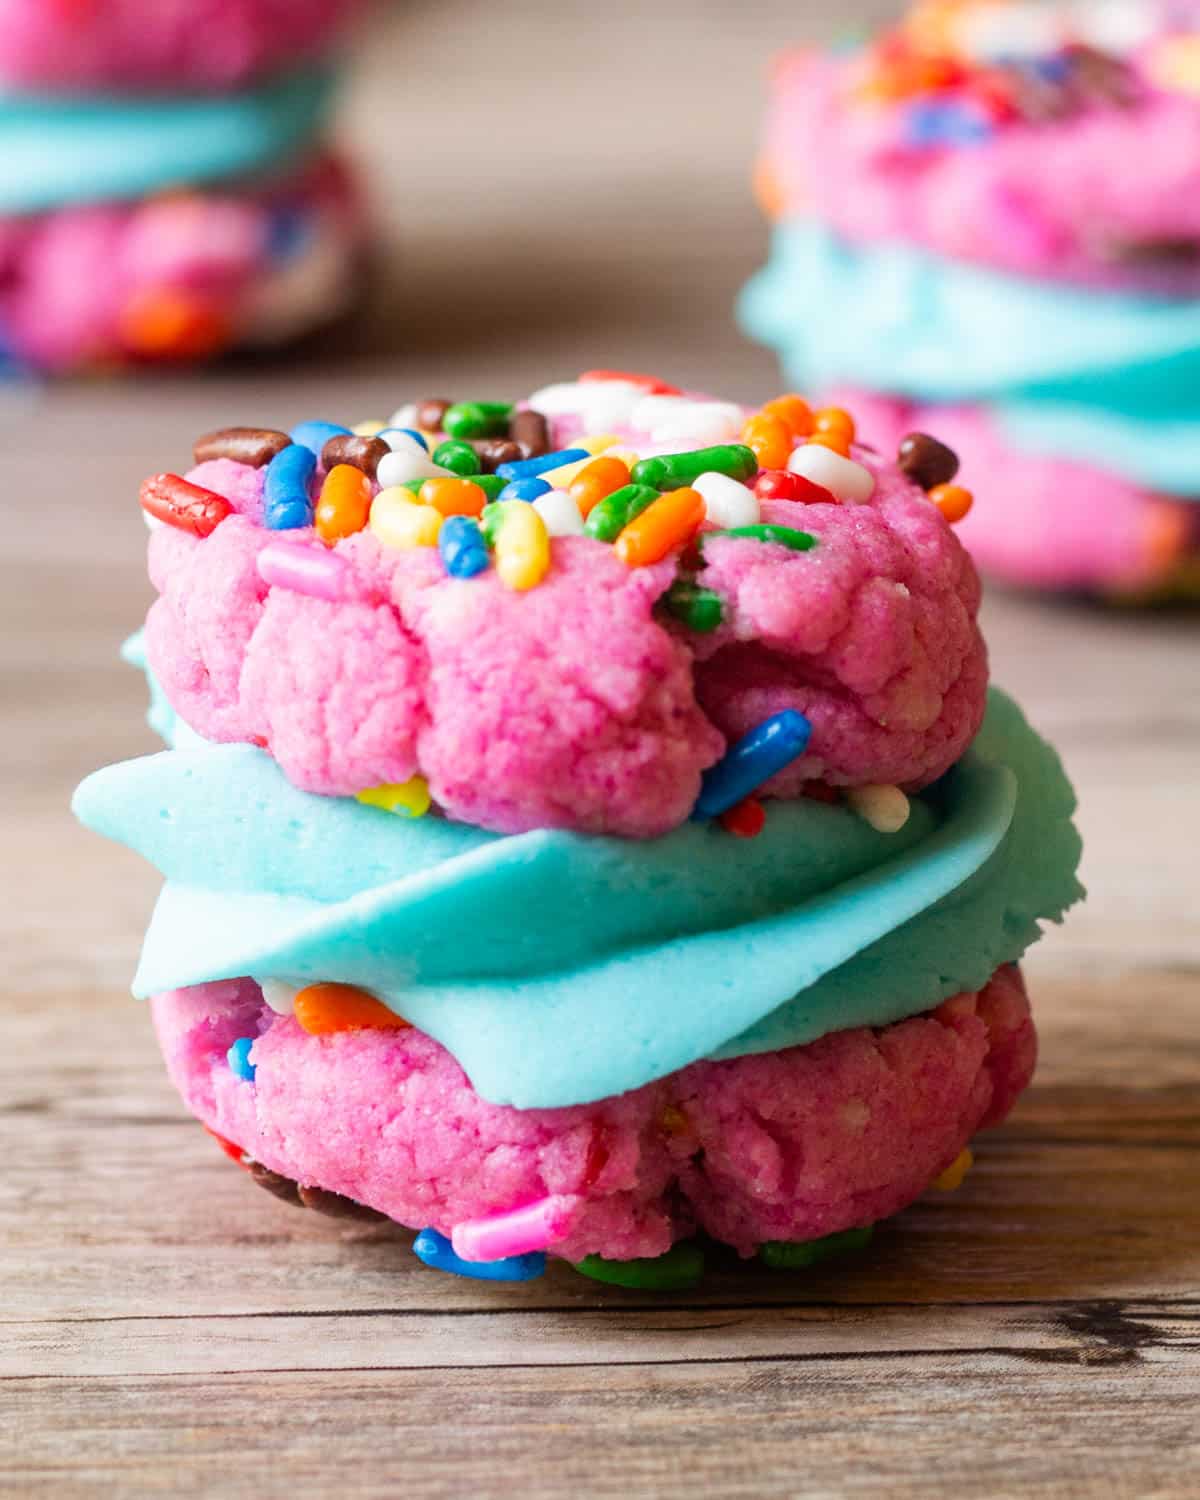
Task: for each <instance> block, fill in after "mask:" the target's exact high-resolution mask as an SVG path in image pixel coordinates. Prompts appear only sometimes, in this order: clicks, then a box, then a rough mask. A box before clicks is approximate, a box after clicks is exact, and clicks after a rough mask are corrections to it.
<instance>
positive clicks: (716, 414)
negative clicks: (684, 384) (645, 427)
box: [634, 396, 745, 448]
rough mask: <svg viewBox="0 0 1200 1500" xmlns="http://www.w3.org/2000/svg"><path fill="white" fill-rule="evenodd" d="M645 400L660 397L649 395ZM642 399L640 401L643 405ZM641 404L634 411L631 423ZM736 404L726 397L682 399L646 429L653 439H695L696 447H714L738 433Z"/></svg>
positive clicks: (739, 422)
mask: <svg viewBox="0 0 1200 1500" xmlns="http://www.w3.org/2000/svg"><path fill="white" fill-rule="evenodd" d="M647 399H648V400H651V401H653V400H660V401H661V400H662V399H663V398H662V397H661V396H659V397H654V396H651V397H649V398H647ZM645 405H646V402H645V401H643V402H642V406H645ZM640 411H641V407H639V408H638V411H637V412H635V413H634V425H635V426H639V425H640V424H639V423H638V421H637V417H638V414H639V412H640ZM744 421H745V419H744V417H743V416H742V409H741V407H740V406H733V405H731V404H730V403H729V402H728V401H684V402H683V403H682V404H681V405H680V406H678V407H677V408H676V410H674V411H668V412H666V413H664V414H663V415H662V416H660V417H658V418H656V419H655V420H653V421H652V422H651V423H650V426H649V431H650V438H651V441H652V442H655V443H695V444H696V445H698V446H699V447H703V448H708V447H714V446H715V445H716V444H718V443H728V442H731V441H732V440H733V439H735V438H736V437H738V436H739V434H740V433H741V430H742V427H743V425H744Z"/></svg>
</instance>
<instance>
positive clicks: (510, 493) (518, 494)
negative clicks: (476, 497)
mask: <svg viewBox="0 0 1200 1500" xmlns="http://www.w3.org/2000/svg"><path fill="white" fill-rule="evenodd" d="M497 472H499V471H498V470H497ZM501 477H503V476H501ZM550 489H551V486H550V485H548V484H547V483H546V481H545V480H544V479H537V478H534V479H510V480H509V482H508V483H507V484H506V485H505V486H504V488H503V489H502V490H501V491H500V493H499V494H498V495H497V496H496V499H497V500H529V501H534V500H536V499H537V497H538V496H539V495H548V494H549V493H550Z"/></svg>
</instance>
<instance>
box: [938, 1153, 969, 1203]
mask: <svg viewBox="0 0 1200 1500" xmlns="http://www.w3.org/2000/svg"><path fill="white" fill-rule="evenodd" d="M974 1165H975V1158H974V1156H972V1154H971V1148H970V1146H965V1147H964V1148H963V1149H962V1150H961V1151H960V1152H959V1153H958V1155H957V1156H956V1157H955V1158H954V1160H953V1161H952V1162H951V1163H950V1165H949V1166H948V1167H947V1168H946V1170H945V1171H944V1172H943V1173H942V1174H941V1176H940V1177H935V1178H934V1179H933V1181H932V1182H931V1183H930V1184H929V1186H930V1187H931V1188H934V1189H935V1190H936V1191H937V1192H939V1193H953V1192H954V1191H955V1189H957V1188H960V1187H962V1185H963V1182H964V1180H965V1178H966V1175H967V1173H968V1172H969V1171H970V1170H971V1168H972V1167H973V1166H974Z"/></svg>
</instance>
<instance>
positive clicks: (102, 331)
mask: <svg viewBox="0 0 1200 1500" xmlns="http://www.w3.org/2000/svg"><path fill="white" fill-rule="evenodd" d="M354 9H355V7H354V6H350V5H326V4H322V5H314V4H312V3H307V0H301V3H298V4H296V5H291V4H289V5H287V6H286V7H285V6H283V5H282V4H280V3H279V0H229V3H205V0H164V3H161V4H160V3H154V4H148V3H133V0H121V3H116V4H112V5H91V4H79V3H72V4H69V5H68V4H65V3H62V0H55V3H53V4H47V5H43V4H41V3H39V4H38V5H36V6H33V5H24V4H4V3H3V0H0V78H3V77H5V76H6V75H7V78H8V80H9V82H8V83H7V85H3V86H0V159H2V160H3V162H4V171H3V174H0V357H3V358H4V359H5V360H6V361H8V362H10V363H13V364H15V365H16V366H17V367H25V368H32V369H34V370H46V371H50V372H52V373H62V372H68V371H73V370H82V371H87V370H98V369H100V370H107V369H111V368H114V367H118V366H121V365H139V364H144V363H146V362H160V361H169V362H176V363H178V362H188V361H193V360H200V359H207V358H211V357H213V356H215V355H218V354H221V353H224V352H225V351H227V350H231V349H238V348H263V347H272V346H275V345H278V344H280V343H282V342H285V341H287V340H288V339H291V338H295V337H296V336H298V335H300V334H302V333H304V332H307V331H308V330H310V329H312V328H315V327H319V326H321V325H322V324H324V323H327V322H329V321H330V320H331V319H333V318H334V317H335V316H336V315H337V314H339V313H340V312H341V311H343V310H344V309H345V307H346V306H347V304H348V302H349V300H350V298H351V296H352V294H353V292H354V290H355V286H356V282H357V280H358V278H359V274H360V272H361V271H362V268H363V264H364V237H365V224H364V214H363V209H362V205H361V202H360V197H359V193H358V189H357V185H356V183H355V181H354V179H353V176H352V174H351V173H350V172H349V171H348V169H347V167H346V165H345V164H344V163H343V162H341V161H340V160H339V159H338V157H337V156H336V154H334V153H332V152H331V150H330V148H329V146H328V145H327V144H326V140H325V137H326V132H327V127H328V122H329V116H330V109H331V104H332V100H333V93H334V85H335V74H334V71H333V67H332V65H331V62H330V60H329V59H328V58H327V57H325V56H324V55H323V54H322V49H324V48H328V47H330V46H332V45H334V44H335V43H336V42H338V41H340V39H341V38H342V36H343V28H342V26H341V25H340V24H339V23H341V22H344V21H345V20H347V19H348V18H349V16H350V15H351V13H352V12H353V10H354ZM285 11H286V15H285ZM251 75H254V76H251ZM222 89H224V90H228V91H224V92H222V91H221V90H222Z"/></svg>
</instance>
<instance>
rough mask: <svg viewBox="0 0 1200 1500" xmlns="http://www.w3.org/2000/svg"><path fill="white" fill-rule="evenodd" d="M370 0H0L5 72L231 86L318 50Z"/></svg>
mask: <svg viewBox="0 0 1200 1500" xmlns="http://www.w3.org/2000/svg"><path fill="white" fill-rule="evenodd" d="M360 9H361V0H0V78H4V79H7V80H8V81H9V82H10V83H13V84H16V85H19V86H22V87H26V88H47V89H54V90H76V89H79V90H93V89H104V88H120V89H150V90H155V91H157V90H166V89H175V88H180V87H185V88H201V89H214V88H230V87H234V86H237V85H240V84H244V83H246V82H247V81H249V80H250V79H251V78H253V77H256V76H259V75H262V74H264V73H267V72H270V71H272V70H275V69H278V68H282V67H286V66H288V65H289V64H293V63H296V62H298V61H300V60H303V59H308V58H313V57H316V56H319V55H320V54H322V53H323V52H325V51H327V50H328V49H329V48H330V47H333V46H335V45H336V44H337V42H338V41H339V39H340V37H341V35H342V34H343V32H344V30H345V27H346V25H347V23H348V22H349V21H350V20H351V19H352V18H353V17H354V15H355V13H356V12H357V11H359V10H360Z"/></svg>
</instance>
